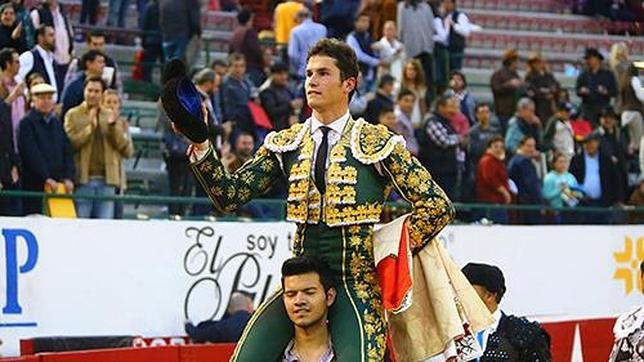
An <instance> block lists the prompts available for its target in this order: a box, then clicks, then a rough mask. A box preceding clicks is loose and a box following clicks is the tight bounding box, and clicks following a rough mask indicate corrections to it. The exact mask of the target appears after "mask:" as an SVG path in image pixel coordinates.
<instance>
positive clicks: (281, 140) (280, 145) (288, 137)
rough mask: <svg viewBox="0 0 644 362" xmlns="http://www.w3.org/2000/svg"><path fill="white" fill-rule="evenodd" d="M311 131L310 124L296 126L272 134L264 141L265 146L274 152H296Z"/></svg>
mask: <svg viewBox="0 0 644 362" xmlns="http://www.w3.org/2000/svg"><path fill="white" fill-rule="evenodd" d="M308 129H309V122H308V121H307V122H305V123H298V124H294V125H293V126H291V127H290V128H288V129H285V130H282V131H280V132H271V133H269V134H268V135H267V136H266V138H265V139H264V146H265V147H266V148H267V149H268V150H269V151H273V152H278V153H282V152H288V151H293V150H295V149H296V148H297V147H298V146H299V145H300V142H301V141H302V138H303V137H304V134H305V133H306V132H307V131H308Z"/></svg>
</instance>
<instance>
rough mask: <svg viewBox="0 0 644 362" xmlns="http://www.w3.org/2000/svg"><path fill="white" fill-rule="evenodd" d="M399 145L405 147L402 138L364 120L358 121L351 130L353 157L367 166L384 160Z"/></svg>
mask: <svg viewBox="0 0 644 362" xmlns="http://www.w3.org/2000/svg"><path fill="white" fill-rule="evenodd" d="M399 144H401V145H402V146H403V147H404V146H405V139H404V138H402V136H398V135H393V134H392V133H391V132H389V131H388V130H387V128H386V127H385V126H383V125H378V126H374V125H372V124H370V123H367V122H365V120H363V119H362V118H360V119H359V120H357V121H356V123H355V125H354V126H353V129H352V130H351V152H352V153H353V157H355V158H356V159H357V160H358V161H360V162H362V163H364V164H366V165H371V164H374V163H376V162H380V161H382V160H384V159H385V158H387V156H389V154H391V152H392V151H393V150H394V147H395V146H396V145H399Z"/></svg>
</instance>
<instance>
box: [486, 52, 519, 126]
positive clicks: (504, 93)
mask: <svg viewBox="0 0 644 362" xmlns="http://www.w3.org/2000/svg"><path fill="white" fill-rule="evenodd" d="M518 68H519V52H518V51H517V50H516V49H510V50H508V51H506V52H505V54H503V66H502V67H501V69H499V70H497V71H496V72H494V74H492V78H491V79H490V86H491V87H492V93H493V94H494V109H495V110H496V115H497V116H498V117H499V121H500V122H501V130H502V131H503V132H505V130H506V128H507V126H508V120H509V119H510V118H511V117H512V116H513V115H514V111H515V110H516V105H517V100H518V99H519V97H518V95H519V88H520V87H521V85H522V82H521V78H520V77H519V73H518V72H517V70H518Z"/></svg>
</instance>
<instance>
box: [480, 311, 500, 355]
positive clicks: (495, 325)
mask: <svg viewBox="0 0 644 362" xmlns="http://www.w3.org/2000/svg"><path fill="white" fill-rule="evenodd" d="M492 318H493V319H494V323H492V325H490V326H489V327H487V328H486V329H484V330H482V331H481V332H479V333H483V337H482V341H483V344H482V345H481V350H482V351H485V348H487V340H488V338H489V337H490V335H492V334H493V333H494V332H496V329H497V328H499V322H500V321H501V308H497V310H496V311H495V312H494V313H492ZM477 340H478V335H477Z"/></svg>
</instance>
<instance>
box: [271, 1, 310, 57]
mask: <svg viewBox="0 0 644 362" xmlns="http://www.w3.org/2000/svg"><path fill="white" fill-rule="evenodd" d="M303 2H304V0H287V1H284V2H281V3H279V4H277V6H276V7H275V10H274V11H273V17H274V19H273V29H274V30H275V43H276V45H277V46H278V47H284V48H285V47H286V45H287V43H288V39H289V38H290V36H291V30H293V28H294V27H295V26H296V25H297V14H298V12H299V11H301V10H302V9H304V8H305V7H304V4H303Z"/></svg>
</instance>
